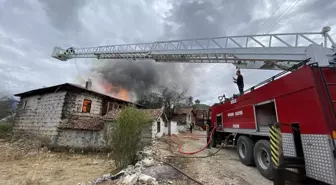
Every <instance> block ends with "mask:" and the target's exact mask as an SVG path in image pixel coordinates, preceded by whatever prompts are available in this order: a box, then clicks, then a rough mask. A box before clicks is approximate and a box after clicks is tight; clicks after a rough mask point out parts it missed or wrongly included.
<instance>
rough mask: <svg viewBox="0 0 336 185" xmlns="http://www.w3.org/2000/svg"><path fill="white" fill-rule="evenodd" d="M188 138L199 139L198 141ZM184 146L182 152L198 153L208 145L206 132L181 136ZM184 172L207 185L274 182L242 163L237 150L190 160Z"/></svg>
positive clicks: (269, 183) (266, 184)
mask: <svg viewBox="0 0 336 185" xmlns="http://www.w3.org/2000/svg"><path fill="white" fill-rule="evenodd" d="M188 136H193V137H197V138H198V140H195V139H190V138H188ZM202 136H203V137H202ZM178 140H180V141H181V142H182V143H183V145H182V151H196V150H198V149H200V148H202V147H204V145H205V143H206V138H205V132H201V131H195V132H193V134H192V135H191V134H190V133H188V134H180V135H179V136H178ZM217 150H218V149H216V148H212V149H211V150H209V149H205V150H204V151H203V152H201V153H199V154H196V156H204V155H208V154H209V152H215V151H217ZM188 161H189V162H188V164H187V165H186V166H185V167H184V169H183V170H184V171H185V172H187V173H188V174H190V176H192V177H194V178H196V179H197V180H199V181H200V182H202V183H203V184H206V185H212V184H216V185H233V184H234V185H249V184H250V185H271V184H272V182H271V181H269V180H267V179H265V178H264V177H262V176H261V175H260V174H259V172H258V170H257V169H256V168H255V167H247V166H245V165H243V164H242V163H240V161H239V158H238V155H237V153H236V150H235V148H225V149H222V150H221V151H220V152H218V153H217V155H215V156H212V157H209V158H201V159H188Z"/></svg>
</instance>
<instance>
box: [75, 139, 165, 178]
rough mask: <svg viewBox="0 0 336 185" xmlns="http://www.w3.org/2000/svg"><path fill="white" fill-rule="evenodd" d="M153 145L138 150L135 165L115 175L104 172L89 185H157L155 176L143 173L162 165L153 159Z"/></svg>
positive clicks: (154, 151) (154, 154) (154, 150)
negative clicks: (111, 184) (105, 183)
mask: <svg viewBox="0 0 336 185" xmlns="http://www.w3.org/2000/svg"><path fill="white" fill-rule="evenodd" d="M154 145H156V143H155V141H154V143H153V145H152V146H147V147H145V148H144V149H143V150H142V151H140V152H138V154H137V160H138V162H137V163H136V164H135V165H129V166H128V167H127V168H126V169H123V170H122V171H120V172H119V173H117V174H115V175H111V174H105V175H103V177H99V178H97V179H95V180H94V181H93V182H92V183H91V185H99V184H100V183H102V182H105V181H114V182H115V183H116V184H124V185H138V184H143V185H157V184H158V183H159V181H158V180H157V179H156V178H155V177H153V176H150V175H148V173H147V174H145V173H143V172H144V171H147V172H148V171H153V170H152V168H153V167H155V166H161V165H162V162H159V161H157V160H155V159H154V156H156V154H158V151H157V150H156V149H155V146H154ZM155 158H156V159H157V158H160V157H159V156H156V157H155ZM168 184H169V182H168ZM78 185H81V184H78Z"/></svg>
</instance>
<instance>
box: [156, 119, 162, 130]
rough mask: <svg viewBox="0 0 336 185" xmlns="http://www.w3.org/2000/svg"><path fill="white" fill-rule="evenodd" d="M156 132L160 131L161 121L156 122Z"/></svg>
mask: <svg viewBox="0 0 336 185" xmlns="http://www.w3.org/2000/svg"><path fill="white" fill-rule="evenodd" d="M156 132H157V133H159V132H161V123H160V121H157V122H156Z"/></svg>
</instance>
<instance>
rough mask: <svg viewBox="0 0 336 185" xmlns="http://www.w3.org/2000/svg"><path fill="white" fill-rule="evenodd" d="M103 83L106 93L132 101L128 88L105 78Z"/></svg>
mask: <svg viewBox="0 0 336 185" xmlns="http://www.w3.org/2000/svg"><path fill="white" fill-rule="evenodd" d="M101 85H102V87H103V89H104V93H105V94H107V95H110V96H112V97H115V98H118V99H122V100H125V101H132V97H131V93H130V92H129V91H128V90H127V89H125V88H122V87H120V86H118V85H113V84H111V83H108V82H107V81H105V80H102V81H101Z"/></svg>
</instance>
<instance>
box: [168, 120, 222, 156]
mask: <svg viewBox="0 0 336 185" xmlns="http://www.w3.org/2000/svg"><path fill="white" fill-rule="evenodd" d="M216 128H217V126H215V127H214V128H213V129H212V131H211V134H210V138H209V141H208V142H207V144H206V145H205V146H204V147H203V148H202V149H200V150H197V151H194V152H184V151H181V149H182V145H181V144H179V143H176V142H174V141H173V142H174V143H175V144H177V145H178V150H177V151H178V152H179V153H181V154H186V155H194V154H197V153H200V152H202V151H203V150H204V149H205V148H206V147H208V146H209V144H210V143H211V140H212V135H213V134H214V132H215V130H216Z"/></svg>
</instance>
